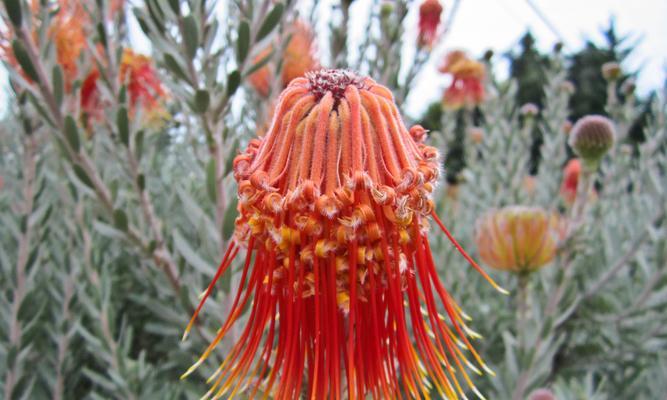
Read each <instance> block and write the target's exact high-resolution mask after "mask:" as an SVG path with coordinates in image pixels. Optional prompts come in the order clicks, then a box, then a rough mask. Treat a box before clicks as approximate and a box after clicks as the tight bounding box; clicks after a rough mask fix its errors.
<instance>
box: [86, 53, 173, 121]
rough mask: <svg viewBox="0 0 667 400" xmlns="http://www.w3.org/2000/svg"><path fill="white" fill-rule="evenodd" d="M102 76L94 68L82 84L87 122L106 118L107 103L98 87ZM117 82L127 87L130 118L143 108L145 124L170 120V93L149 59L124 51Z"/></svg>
mask: <svg viewBox="0 0 667 400" xmlns="http://www.w3.org/2000/svg"><path fill="white" fill-rule="evenodd" d="M99 77H100V72H99V71H98V70H97V69H96V68H95V69H93V70H92V71H90V73H89V74H88V76H86V78H85V79H84V80H83V83H82V84H81V98H80V102H81V111H82V112H83V114H84V117H85V119H86V121H88V122H89V121H91V120H93V121H99V120H101V119H102V118H103V107H104V102H103V101H102V99H101V93H100V91H99V89H98V87H97V83H98V79H99ZM118 79H119V81H120V82H119V83H121V84H125V85H127V93H128V96H129V103H130V114H131V115H134V114H135V113H136V112H137V110H138V109H141V110H142V111H143V112H144V115H143V117H144V121H145V122H146V123H149V124H151V123H156V122H158V121H160V120H163V119H166V118H168V117H169V113H168V111H167V110H166V109H165V107H164V98H165V97H166V96H167V92H166V90H165V88H164V86H163V85H162V82H161V81H160V79H159V77H158V76H157V72H156V71H155V67H154V66H153V61H152V59H151V58H150V57H148V56H145V55H141V54H137V53H135V52H134V51H132V50H131V49H127V48H126V49H124V50H123V56H122V57H121V62H120V69H119V77H118Z"/></svg>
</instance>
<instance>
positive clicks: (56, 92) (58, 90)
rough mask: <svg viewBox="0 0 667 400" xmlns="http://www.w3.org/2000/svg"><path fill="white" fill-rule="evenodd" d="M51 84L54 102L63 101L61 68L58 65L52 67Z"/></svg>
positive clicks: (60, 102)
mask: <svg viewBox="0 0 667 400" xmlns="http://www.w3.org/2000/svg"><path fill="white" fill-rule="evenodd" d="M51 84H52V85H53V97H54V98H55V99H56V104H58V105H59V104H62V102H63V93H64V89H63V70H62V69H61V68H60V66H59V65H55V66H54V67H53V70H52V73H51Z"/></svg>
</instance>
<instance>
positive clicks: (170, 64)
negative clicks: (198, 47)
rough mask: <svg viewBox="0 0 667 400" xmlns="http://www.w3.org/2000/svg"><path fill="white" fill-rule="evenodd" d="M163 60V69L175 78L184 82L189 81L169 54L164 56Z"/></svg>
mask: <svg viewBox="0 0 667 400" xmlns="http://www.w3.org/2000/svg"><path fill="white" fill-rule="evenodd" d="M163 60H164V65H165V67H167V69H168V70H170V71H171V72H172V73H173V74H174V75H176V77H178V78H179V79H182V80H184V81H189V80H188V77H187V75H185V72H184V71H183V68H181V66H180V65H179V64H178V61H176V58H174V56H172V55H171V54H165V55H164V58H163Z"/></svg>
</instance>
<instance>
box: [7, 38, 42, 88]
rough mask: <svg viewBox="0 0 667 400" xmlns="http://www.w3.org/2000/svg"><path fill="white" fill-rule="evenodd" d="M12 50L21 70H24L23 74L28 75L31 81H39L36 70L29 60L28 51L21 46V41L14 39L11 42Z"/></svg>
mask: <svg viewBox="0 0 667 400" xmlns="http://www.w3.org/2000/svg"><path fill="white" fill-rule="evenodd" d="M12 50H13V51H14V57H15V58H16V61H17V62H18V63H19V65H20V66H21V68H22V69H23V72H25V74H26V75H28V77H29V78H30V79H32V80H33V81H35V82H37V81H39V78H38V76H37V70H36V69H35V66H34V65H33V64H32V61H30V57H29V56H28V51H27V50H26V49H25V47H23V43H21V42H20V41H19V40H14V41H13V42H12Z"/></svg>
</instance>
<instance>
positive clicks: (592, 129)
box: [568, 115, 614, 168]
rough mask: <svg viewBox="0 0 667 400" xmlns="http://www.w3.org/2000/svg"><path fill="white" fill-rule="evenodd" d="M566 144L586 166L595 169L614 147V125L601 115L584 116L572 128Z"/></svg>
mask: <svg viewBox="0 0 667 400" xmlns="http://www.w3.org/2000/svg"><path fill="white" fill-rule="evenodd" d="M568 144H569V145H570V147H572V150H574V152H575V153H576V154H577V155H578V156H579V157H581V159H582V160H583V161H584V163H585V164H587V166H589V167H593V168H595V167H597V164H598V162H599V161H600V159H601V158H602V157H603V156H604V155H605V154H606V153H607V152H608V151H609V149H611V147H612V146H613V145H614V124H613V123H612V121H611V120H610V119H609V118H607V117H603V116H601V115H588V116H585V117H583V118H581V119H580V120H579V121H577V123H576V124H574V127H572V133H570V139H569V140H568Z"/></svg>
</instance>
